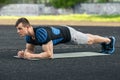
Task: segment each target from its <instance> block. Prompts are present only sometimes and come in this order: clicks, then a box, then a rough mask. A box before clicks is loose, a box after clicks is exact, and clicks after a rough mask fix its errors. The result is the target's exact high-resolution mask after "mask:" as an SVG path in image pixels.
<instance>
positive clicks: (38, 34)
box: [35, 28, 48, 43]
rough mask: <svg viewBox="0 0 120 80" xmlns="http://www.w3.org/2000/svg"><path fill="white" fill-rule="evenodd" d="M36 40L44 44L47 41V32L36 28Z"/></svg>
mask: <svg viewBox="0 0 120 80" xmlns="http://www.w3.org/2000/svg"><path fill="white" fill-rule="evenodd" d="M35 35H36V38H37V40H38V41H39V42H42V43H44V42H45V41H46V40H47V37H48V33H47V30H46V29H45V28H38V29H37V30H36V34H35Z"/></svg>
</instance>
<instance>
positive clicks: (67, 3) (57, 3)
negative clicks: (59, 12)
mask: <svg viewBox="0 0 120 80" xmlns="http://www.w3.org/2000/svg"><path fill="white" fill-rule="evenodd" d="M86 1H87V0H50V4H51V5H52V6H54V7H56V8H71V7H74V5H76V4H79V3H83V2H86Z"/></svg>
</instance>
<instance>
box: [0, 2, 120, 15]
mask: <svg viewBox="0 0 120 80" xmlns="http://www.w3.org/2000/svg"><path fill="white" fill-rule="evenodd" d="M83 13H86V14H98V15H104V14H106V15H111V14H112V15H119V14H120V0H0V15H1V16H38V15H63V14H83Z"/></svg>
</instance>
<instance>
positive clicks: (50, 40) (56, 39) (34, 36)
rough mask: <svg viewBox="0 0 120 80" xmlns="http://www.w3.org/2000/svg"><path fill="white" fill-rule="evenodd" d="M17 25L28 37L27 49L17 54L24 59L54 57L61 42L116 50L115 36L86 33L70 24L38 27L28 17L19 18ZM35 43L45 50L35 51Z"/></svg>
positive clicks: (20, 31) (19, 32)
mask: <svg viewBox="0 0 120 80" xmlns="http://www.w3.org/2000/svg"><path fill="white" fill-rule="evenodd" d="M15 27H16V28H17V33H18V34H19V35H20V36H25V37H26V49H25V50H24V51H18V53H17V55H18V57H20V58H24V59H34V58H40V59H44V58H53V46H54V45H57V44H60V43H73V44H78V45H79V44H95V43H99V44H100V45H101V46H102V49H101V53H106V54H112V53H114V51H115V47H114V45H115V37H113V36H111V37H109V38H107V37H102V36H99V35H93V34H85V33H82V32H79V31H77V30H75V29H74V28H72V27H69V26H57V27H52V26H51V27H41V26H40V27H36V28H33V27H32V26H31V25H30V23H29V21H28V20H27V19H26V18H19V19H18V20H17V21H16V24H15ZM35 45H40V46H42V50H43V52H41V53H39V54H35V53H34V47H35Z"/></svg>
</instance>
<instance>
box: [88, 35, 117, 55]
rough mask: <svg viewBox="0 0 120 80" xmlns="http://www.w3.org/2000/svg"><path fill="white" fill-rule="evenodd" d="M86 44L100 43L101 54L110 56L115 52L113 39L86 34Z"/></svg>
mask: <svg viewBox="0 0 120 80" xmlns="http://www.w3.org/2000/svg"><path fill="white" fill-rule="evenodd" d="M87 36H88V44H94V43H100V44H101V46H102V50H101V53H108V54H112V53H114V51H115V47H114V46H115V37H113V36H111V37H109V38H107V37H102V36H98V35H92V34H87Z"/></svg>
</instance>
